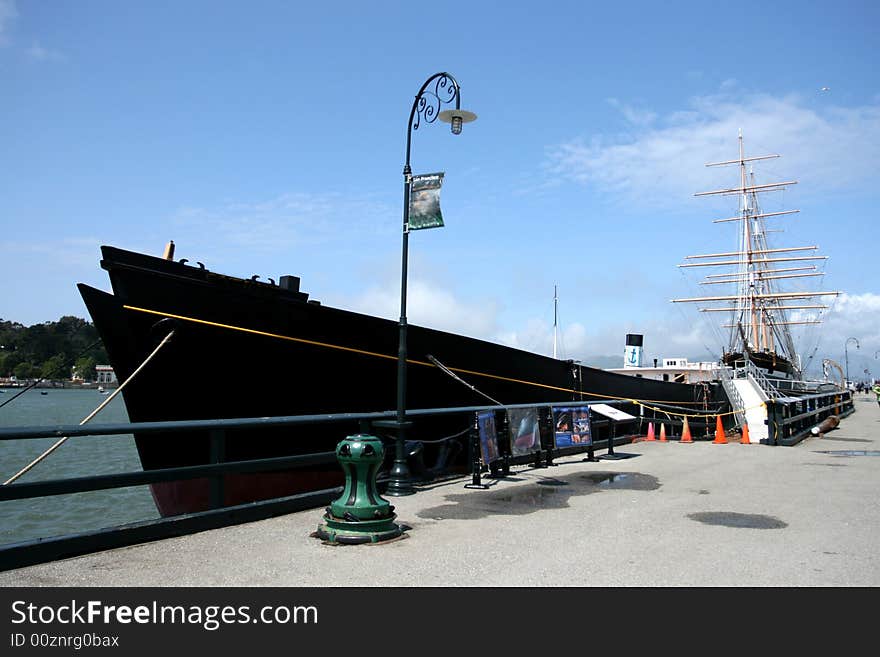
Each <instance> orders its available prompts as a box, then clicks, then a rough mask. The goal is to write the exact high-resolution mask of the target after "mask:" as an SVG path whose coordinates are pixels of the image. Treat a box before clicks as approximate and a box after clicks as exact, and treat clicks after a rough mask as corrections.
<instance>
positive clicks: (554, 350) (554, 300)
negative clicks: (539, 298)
mask: <svg viewBox="0 0 880 657" xmlns="http://www.w3.org/2000/svg"><path fill="white" fill-rule="evenodd" d="M556 305H557V299H556V285H554V286H553V358H556V333H557V324H556Z"/></svg>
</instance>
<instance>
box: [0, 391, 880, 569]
mask: <svg viewBox="0 0 880 657" xmlns="http://www.w3.org/2000/svg"><path fill="white" fill-rule="evenodd" d="M855 408H856V412H855V413H853V414H852V415H850V416H849V417H847V418H844V419H843V420H842V421H841V423H840V426H839V427H838V428H836V429H834V430H833V431H831V432H829V433H827V434H825V435H824V436H822V437H813V436H810V437H808V438H807V439H805V440H804V441H802V442H800V443H799V444H797V445H796V446H794V447H770V446H765V445H756V444H755V445H741V444H739V443H738V442H733V441H731V442H729V443H728V444H723V445H722V444H712V443H710V442H704V441H697V442H694V443H689V444H679V443H677V442H668V443H660V442H636V443H632V444H628V445H622V446H618V447H615V450H614V451H615V453H616V454H617V455H622V456H629V458H621V459H619V460H610V459H601V460H600V461H598V462H584V461H582V460H581V457H580V456H578V457H568V458H564V459H559V460H557V461H556V463H557V465H555V466H553V467H550V468H541V469H533V468H527V467H524V466H523V467H515V468H513V470H512V471H511V473H510V476H509V477H507V478H502V479H498V480H492V479H484V481H485V482H486V483H489V484H490V488H489V489H488V490H472V489H466V488H464V485H465V484H466V483H469V479H465V478H462V479H459V480H455V481H451V482H444V483H442V484H438V485H435V486H429V487H426V488H423V489H421V490H420V491H419V492H418V493H417V494H415V495H411V496H407V497H400V498H389V500H390V501H391V503H392V504H394V505H395V506H396V512H397V514H398V517H397V522H398V523H400V524H402V525H405V526H406V527H408V529H407V530H406V532H405V534H404V536H405V538H401V539H397V540H393V541H390V542H386V543H380V544H375V545H355V546H331V545H325V544H323V543H321V541H319V540H318V539H316V538H312V537H311V536H310V533H311V532H313V531H314V530H315V529H317V527H318V525H319V524H320V523H321V516H322V513H323V511H322V510H320V509H314V510H310V511H302V512H298V513H293V514H289V515H285V516H280V517H276V518H272V519H269V520H263V521H259V522H254V523H249V524H245V525H238V526H233V527H227V528H223V529H216V530H211V531H205V532H201V533H198V534H193V535H190V536H183V537H178V538H172V539H166V540H162V541H156V542H152V543H145V544H142V545H135V546H131V547H127V548H121V549H116V550H109V551H106V552H100V553H95V554H90V555H85V556H81V557H76V558H72V559H66V560H63V561H58V562H54V563H48V564H42V565H37V566H31V567H27V568H21V569H18V570H10V571H6V572H2V573H0V586H6V587H11V586H38V587H56V586H113V587H131V586H169V587H170V586H290V587H296V586H316V587H333V586H357V587H380V586H419V587H420V586H492V587H512V586H529V587H544V586H616V587H619V586H645V587H650V586H710V587H712V586H734V587H737V586H740V587H741V586H749V587H781V586H786V587H789V586H801V587H808V586H816V587H825V586H840V587H854V586H878V585H880V407H878V404H877V402H876V399H875V397H874V395H870V396H866V395H857V396H856V400H855ZM604 453H605V450H604V449H599V450H598V451H597V456H600V457H601V456H602V455H603V454H604Z"/></svg>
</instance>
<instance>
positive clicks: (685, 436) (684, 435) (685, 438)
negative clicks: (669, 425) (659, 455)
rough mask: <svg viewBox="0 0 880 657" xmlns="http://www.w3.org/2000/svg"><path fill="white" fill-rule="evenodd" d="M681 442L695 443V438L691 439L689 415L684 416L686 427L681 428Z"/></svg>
mask: <svg viewBox="0 0 880 657" xmlns="http://www.w3.org/2000/svg"><path fill="white" fill-rule="evenodd" d="M681 442H683V443H692V442H694V440H693V438H691V428H690V427H689V426H688V419H687V415H685V416H684V425H682V427H681Z"/></svg>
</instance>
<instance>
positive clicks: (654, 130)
mask: <svg viewBox="0 0 880 657" xmlns="http://www.w3.org/2000/svg"><path fill="white" fill-rule="evenodd" d="M735 86H736V84H735V83H734V82H730V83H729V84H726V85H724V87H725V89H727V88H729V87H735ZM823 98H826V97H824V96H823ZM612 104H613V105H615V106H616V107H618V108H619V109H620V111H621V113H622V114H623V115H624V118H626V119H627V120H628V121H629V123H630V124H631V125H632V131H631V132H630V133H629V134H628V135H627V136H626V137H618V138H615V139H613V140H607V139H601V138H594V139H593V140H592V141H589V142H587V141H585V140H583V139H573V140H571V141H569V142H566V143H562V144H559V145H557V146H555V147H553V148H551V149H550V150H549V158H548V159H549V168H550V169H551V170H552V171H553V172H554V173H555V174H557V175H561V176H563V177H567V178H568V179H570V180H573V181H576V182H578V183H582V184H585V185H589V186H591V187H595V188H597V189H599V190H600V191H604V192H607V193H610V194H612V195H620V196H625V197H626V200H627V202H630V203H632V202H644V203H646V204H648V203H650V205H651V207H657V206H658V205H659V206H664V205H665V206H666V207H670V208H672V207H680V204H681V199H682V198H683V197H684V198H686V197H689V196H691V195H692V194H693V193H694V192H697V191H703V190H705V189H707V184H709V181H711V180H712V173H711V172H712V171H713V170H712V169H708V170H707V169H706V168H705V167H704V165H705V164H706V163H707V162H710V161H723V160H729V159H733V158H735V157H736V155H737V141H736V140H737V134H738V131H739V130H740V129H742V130H743V138H744V143H745V146H746V155H747V156H748V155H750V154H753V155H763V154H768V153H765V152H756V151H760V150H761V149H763V148H768V149H772V150H771V151H770V152H772V153H778V154H780V155H782V156H783V157H784V158H785V165H784V170H786V171H796V172H798V180H800V181H801V182H802V183H805V184H806V186H807V187H808V188H809V189H811V190H812V191H815V192H817V193H820V192H828V191H831V190H845V189H852V188H857V187H858V186H860V185H862V184H864V182H865V181H866V180H868V179H869V178H870V177H871V176H873V175H874V169H875V167H874V164H875V163H876V162H875V160H876V154H877V152H880V105H878V104H876V103H875V104H873V105H866V106H862V107H840V106H831V105H827V104H826V105H822V106H819V107H814V106H811V105H810V104H809V103H808V102H807V100H805V99H804V98H801V97H799V96H794V95H791V96H786V97H781V98H777V97H773V96H769V95H766V94H752V95H743V94H739V95H738V96H737V97H733V96H732V95H731V94H729V93H728V92H726V91H722V92H721V93H719V94H716V95H713V96H704V97H698V98H694V99H692V100H691V101H690V103H689V105H690V106H689V107H688V108H686V109H685V110H683V111H678V112H673V113H670V114H669V115H668V116H665V117H656V116H655V115H654V114H653V113H652V112H650V111H648V110H644V109H642V110H639V111H635V110H633V109H632V108H630V107H628V106H626V105H625V104H623V103H620V102H619V101H614V102H612ZM728 173H729V172H728Z"/></svg>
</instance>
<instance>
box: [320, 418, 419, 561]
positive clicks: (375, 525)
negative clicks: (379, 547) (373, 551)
mask: <svg viewBox="0 0 880 657" xmlns="http://www.w3.org/2000/svg"><path fill="white" fill-rule="evenodd" d="M384 457H385V448H384V447H383V446H382V441H381V440H380V439H379V438H376V437H375V436H370V435H367V434H363V433H359V434H355V435H354V436H348V437H347V438H345V439H344V440H343V441H342V442H340V443H339V444H338V445H337V446H336V458H337V460H338V461H339V464H340V465H341V466H342V469H343V471H344V472H345V489H344V490H343V491H342V495H341V496H339V497H338V498H337V499H336V500H334V501H333V502H331V503H330V506H328V507H327V509H326V512H325V513H324V523H323V524H321V525H319V526H318V530H317V531H316V532H314V533H313V534H312V536H314V537H315V538H320V539H321V540H322V541H325V542H327V543H333V544H336V543H342V544H356V543H378V542H380V541H387V540H389V539H392V538H397V537H398V536H400V535H401V534H402V533H403V529H401V527H400V526H399V525H396V524H395V523H394V518H396V516H395V514H394V507H393V506H391V504H389V503H388V501H387V500H385V499H383V498H382V497H381V496H380V495H379V490H378V489H377V488H376V474H377V473H378V471H379V466H380V465H381V463H382V460H383V459H384Z"/></svg>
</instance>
